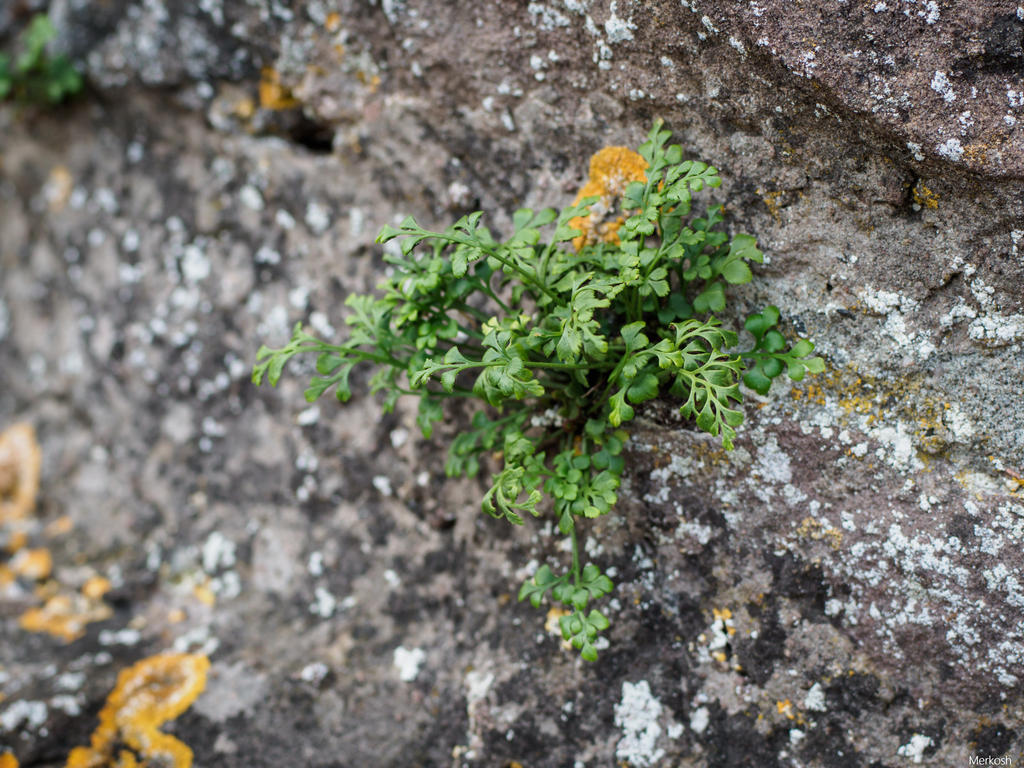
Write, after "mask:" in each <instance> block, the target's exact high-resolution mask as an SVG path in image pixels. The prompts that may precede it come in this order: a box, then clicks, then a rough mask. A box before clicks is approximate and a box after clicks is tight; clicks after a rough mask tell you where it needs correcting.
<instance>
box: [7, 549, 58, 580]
mask: <svg viewBox="0 0 1024 768" xmlns="http://www.w3.org/2000/svg"><path fill="white" fill-rule="evenodd" d="M11 570H12V571H14V573H15V574H16V575H17V576H24V577H25V578H28V579H35V580H36V581H42V580H43V579H45V578H46V577H47V576H49V575H50V573H51V572H52V571H53V556H52V555H51V554H50V550H48V549H23V550H21V551H20V552H18V554H16V555H15V556H14V558H13V559H12V560H11Z"/></svg>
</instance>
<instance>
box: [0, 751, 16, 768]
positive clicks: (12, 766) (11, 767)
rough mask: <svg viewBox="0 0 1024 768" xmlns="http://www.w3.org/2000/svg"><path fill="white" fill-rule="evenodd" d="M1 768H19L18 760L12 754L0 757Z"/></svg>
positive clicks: (7, 753) (8, 753) (4, 754)
mask: <svg viewBox="0 0 1024 768" xmlns="http://www.w3.org/2000/svg"><path fill="white" fill-rule="evenodd" d="M0 768H18V758H16V757H15V756H14V755H12V754H11V753H10V752H4V753H3V754H2V755H0Z"/></svg>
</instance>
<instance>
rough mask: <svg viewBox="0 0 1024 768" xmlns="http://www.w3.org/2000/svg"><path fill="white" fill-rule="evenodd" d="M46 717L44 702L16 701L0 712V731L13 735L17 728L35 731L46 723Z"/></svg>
mask: <svg viewBox="0 0 1024 768" xmlns="http://www.w3.org/2000/svg"><path fill="white" fill-rule="evenodd" d="M47 716H48V712H47V707H46V704H45V703H44V702H42V701H26V700H25V699H18V700H17V701H14V702H11V704H10V705H9V706H8V707H7V709H5V710H4V711H3V712H0V731H4V732H6V733H13V732H14V731H15V729H19V728H25V729H26V730H30V731H37V730H39V729H40V728H42V726H43V724H45V723H46V718H47Z"/></svg>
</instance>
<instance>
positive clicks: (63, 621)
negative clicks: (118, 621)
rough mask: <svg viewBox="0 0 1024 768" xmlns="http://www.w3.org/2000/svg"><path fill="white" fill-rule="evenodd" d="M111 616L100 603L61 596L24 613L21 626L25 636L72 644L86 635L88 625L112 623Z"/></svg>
mask: <svg viewBox="0 0 1024 768" xmlns="http://www.w3.org/2000/svg"><path fill="white" fill-rule="evenodd" d="M111 614H112V611H111V609H110V606H109V605H107V604H106V603H104V602H102V601H101V600H99V599H92V598H90V597H88V596H86V595H79V594H75V593H69V592H61V593H59V594H56V595H53V596H52V597H50V598H49V599H47V600H46V602H45V603H43V605H42V606H41V607H39V608H30V609H28V610H27V611H25V612H24V613H23V614H21V616H20V617H19V619H18V624H19V625H20V626H21V628H22V629H24V630H25V631H26V632H45V633H46V634H48V635H53V636H54V637H59V638H60V639H61V640H63V641H65V642H67V643H70V642H72V641H74V640H77V639H78V638H80V637H81V636H82V635H83V634H85V627H86V625H88V624H91V623H92V622H94V621H103V620H104V619H109V618H110V616H111Z"/></svg>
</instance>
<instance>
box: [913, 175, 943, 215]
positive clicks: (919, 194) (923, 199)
mask: <svg viewBox="0 0 1024 768" xmlns="http://www.w3.org/2000/svg"><path fill="white" fill-rule="evenodd" d="M913 192H914V202H915V203H917V204H918V205H919V206H921V207H922V208H931V209H933V210H934V209H936V208H938V207H939V198H938V196H937V195H936V194H935V193H934V192H932V191H931V190H930V189H928V187H926V186H925V185H924V182H922V181H918V182H917V184H916V185H915V186H914V189H913Z"/></svg>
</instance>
